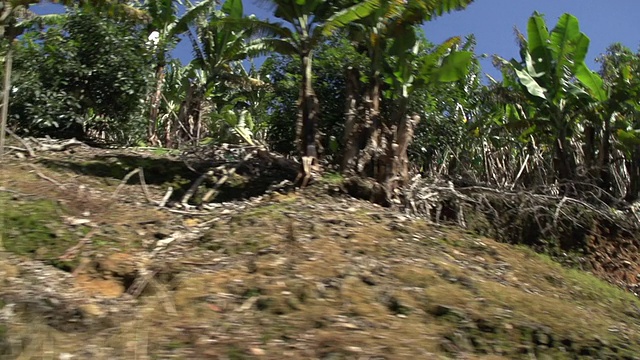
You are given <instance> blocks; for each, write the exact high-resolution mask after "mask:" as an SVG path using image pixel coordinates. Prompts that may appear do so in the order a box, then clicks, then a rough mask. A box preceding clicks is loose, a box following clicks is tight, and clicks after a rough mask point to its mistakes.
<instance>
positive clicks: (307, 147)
mask: <svg viewBox="0 0 640 360" xmlns="http://www.w3.org/2000/svg"><path fill="white" fill-rule="evenodd" d="M312 56H313V54H312V53H311V52H308V53H306V54H303V55H302V87H301V89H300V99H299V102H300V103H299V108H298V121H297V123H296V138H297V139H299V140H300V141H299V145H298V151H299V152H300V154H302V156H308V157H312V158H314V159H317V157H318V146H317V144H316V142H317V141H316V140H317V139H316V127H317V123H318V119H317V115H318V110H319V104H318V99H317V97H316V94H315V92H314V90H313V72H312Z"/></svg>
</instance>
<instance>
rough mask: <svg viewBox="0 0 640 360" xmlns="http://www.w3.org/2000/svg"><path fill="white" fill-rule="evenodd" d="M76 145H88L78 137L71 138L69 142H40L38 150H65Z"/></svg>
mask: <svg viewBox="0 0 640 360" xmlns="http://www.w3.org/2000/svg"><path fill="white" fill-rule="evenodd" d="M76 146H87V145H86V144H85V143H83V142H82V141H78V140H76V139H71V140H69V141H67V142H64V143H62V144H53V145H51V144H40V145H39V146H38V150H42V151H65V150H67V149H69V148H72V147H76Z"/></svg>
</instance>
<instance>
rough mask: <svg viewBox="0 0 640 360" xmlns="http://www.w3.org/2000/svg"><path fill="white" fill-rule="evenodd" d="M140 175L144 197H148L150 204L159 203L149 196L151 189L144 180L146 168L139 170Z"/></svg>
mask: <svg viewBox="0 0 640 360" xmlns="http://www.w3.org/2000/svg"><path fill="white" fill-rule="evenodd" d="M138 176H139V177H140V186H141V187H142V193H143V194H144V197H145V198H146V199H147V202H148V203H149V204H157V202H156V201H153V200H151V196H149V189H148V188H147V182H146V181H145V180H144V170H143V169H142V168H140V172H138Z"/></svg>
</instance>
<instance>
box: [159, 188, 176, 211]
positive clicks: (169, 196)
mask: <svg viewBox="0 0 640 360" xmlns="http://www.w3.org/2000/svg"><path fill="white" fill-rule="evenodd" d="M171 194H173V188H172V187H171V186H169V188H168V189H167V192H166V193H165V194H164V197H163V198H162V200H160V203H159V204H158V206H159V207H164V206H165V205H167V201H169V198H171Z"/></svg>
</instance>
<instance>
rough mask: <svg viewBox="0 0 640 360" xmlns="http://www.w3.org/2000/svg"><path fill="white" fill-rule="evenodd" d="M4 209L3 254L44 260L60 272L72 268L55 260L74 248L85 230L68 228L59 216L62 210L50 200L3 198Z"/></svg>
mask: <svg viewBox="0 0 640 360" xmlns="http://www.w3.org/2000/svg"><path fill="white" fill-rule="evenodd" d="M0 196H2V197H4V199H3V202H4V203H5V204H6V205H7V206H6V207H5V209H4V217H5V218H4V226H5V228H4V229H3V230H4V246H5V248H6V250H7V251H9V252H12V253H15V254H18V255H24V256H28V257H30V258H33V259H37V260H44V261H46V262H48V263H50V264H51V265H53V266H56V267H58V268H61V269H63V270H70V269H73V268H74V267H75V266H76V265H77V264H76V263H75V261H74V262H67V261H60V260H58V257H59V256H60V255H62V254H64V252H65V251H66V250H67V249H68V248H69V247H71V246H73V245H75V244H76V243H77V242H78V240H79V239H81V238H82V237H83V236H84V235H85V234H86V233H87V232H88V228H86V227H79V228H69V227H67V226H66V225H65V224H63V223H62V221H61V219H60V216H61V215H63V214H65V213H66V212H65V210H64V209H63V208H62V207H61V206H60V205H59V204H58V203H56V202H54V201H51V200H34V201H22V200H11V199H9V198H7V196H6V195H3V194H0Z"/></svg>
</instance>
